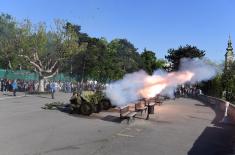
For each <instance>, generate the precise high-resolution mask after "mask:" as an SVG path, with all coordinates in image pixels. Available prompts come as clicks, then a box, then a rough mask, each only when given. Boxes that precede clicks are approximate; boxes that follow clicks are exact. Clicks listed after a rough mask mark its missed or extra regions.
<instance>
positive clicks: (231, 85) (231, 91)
mask: <svg viewBox="0 0 235 155" xmlns="http://www.w3.org/2000/svg"><path fill="white" fill-rule="evenodd" d="M221 83H222V87H223V90H224V91H226V100H228V101H233V102H234V99H235V62H234V63H233V64H232V65H231V68H230V69H229V70H224V73H223V74H222V79H221Z"/></svg>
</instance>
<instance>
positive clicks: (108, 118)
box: [101, 115, 122, 123]
mask: <svg viewBox="0 0 235 155" xmlns="http://www.w3.org/2000/svg"><path fill="white" fill-rule="evenodd" d="M101 120H103V121H108V122H114V123H121V122H122V120H121V119H120V117H117V116H112V115H107V116H105V117H103V118H101Z"/></svg>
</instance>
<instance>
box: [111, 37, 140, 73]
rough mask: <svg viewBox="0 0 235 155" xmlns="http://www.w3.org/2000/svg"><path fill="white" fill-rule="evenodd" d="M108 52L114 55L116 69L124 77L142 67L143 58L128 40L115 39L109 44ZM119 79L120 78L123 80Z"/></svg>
mask: <svg viewBox="0 0 235 155" xmlns="http://www.w3.org/2000/svg"><path fill="white" fill-rule="evenodd" d="M108 51H109V53H110V54H111V55H112V58H113V60H112V61H113V63H114V64H115V68H117V70H118V74H119V75H120V76H121V77H122V76H123V75H124V74H126V73H131V72H134V71H137V70H139V69H140V67H141V57H140V54H139V53H138V52H137V48H135V47H134V45H133V44H132V43H130V42H129V41H128V40H126V39H114V40H112V41H111V42H110V43H109V44H108ZM121 77H119V78H121Z"/></svg>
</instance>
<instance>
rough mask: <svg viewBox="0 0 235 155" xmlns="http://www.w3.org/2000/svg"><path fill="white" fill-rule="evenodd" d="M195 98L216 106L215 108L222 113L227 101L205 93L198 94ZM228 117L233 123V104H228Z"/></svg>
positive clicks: (234, 108)
mask: <svg viewBox="0 0 235 155" xmlns="http://www.w3.org/2000/svg"><path fill="white" fill-rule="evenodd" d="M196 98H197V99H199V100H200V101H202V102H205V103H208V104H210V105H214V106H216V109H217V110H221V111H222V112H223V113H224V112H225V109H226V102H227V101H225V100H222V99H219V98H216V97H211V96H206V95H198V96H197V97H196ZM228 117H229V119H230V120H231V121H232V123H234V124H235V106H234V105H233V104H229V108H228Z"/></svg>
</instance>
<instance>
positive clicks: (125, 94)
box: [105, 58, 217, 106]
mask: <svg viewBox="0 0 235 155" xmlns="http://www.w3.org/2000/svg"><path fill="white" fill-rule="evenodd" d="M216 73H217V72H216V68H215V67H214V66H212V65H210V64H207V63H206V62H205V61H204V60H202V59H198V58H194V59H188V58H183V59H181V61H180V69H179V71H177V72H170V73H167V72H165V71H163V70H156V71H155V72H154V73H153V75H152V76H150V75H148V74H147V73H146V72H145V71H143V70H140V71H138V72H135V73H131V74H126V75H125V76H124V77H123V79H122V80H118V81H116V82H113V83H111V84H110V85H109V86H108V87H107V88H106V90H105V93H106V96H107V97H108V98H109V99H110V100H111V102H112V104H114V105H117V106H122V105H126V104H129V103H131V102H135V101H137V100H138V99H140V98H151V97H154V96H156V95H157V94H161V95H167V96H169V97H173V95H174V91H175V89H176V88H177V86H178V85H182V84H185V83H189V84H195V83H198V82H201V81H207V80H209V79H211V78H213V77H214V76H215V75H216Z"/></svg>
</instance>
